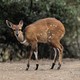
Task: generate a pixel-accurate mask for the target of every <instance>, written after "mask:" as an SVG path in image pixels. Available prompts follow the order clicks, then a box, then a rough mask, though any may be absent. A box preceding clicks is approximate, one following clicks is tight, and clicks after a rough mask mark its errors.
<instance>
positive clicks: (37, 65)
mask: <svg viewBox="0 0 80 80" xmlns="http://www.w3.org/2000/svg"><path fill="white" fill-rule="evenodd" d="M34 55H35V59H36V62H37V63H36V68H35V70H38V67H39V64H38V51H34Z"/></svg>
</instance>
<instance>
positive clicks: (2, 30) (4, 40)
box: [0, 0, 80, 61]
mask: <svg viewBox="0 0 80 80" xmlns="http://www.w3.org/2000/svg"><path fill="white" fill-rule="evenodd" d="M79 10H80V0H0V61H7V60H9V59H10V60H20V59H22V58H24V59H26V58H27V57H28V52H27V51H29V50H30V47H25V46H23V45H21V44H20V43H19V42H18V41H17V39H16V38H15V36H14V34H13V31H12V30H11V29H10V28H8V27H7V25H6V23H5V20H6V19H7V20H9V21H11V22H13V23H14V24H18V23H19V21H20V20H23V21H24V26H23V30H24V28H25V27H26V26H27V25H29V24H31V23H33V22H34V21H36V20H39V19H42V18H46V17H55V18H57V19H58V20H60V21H61V22H62V23H63V24H64V26H65V29H66V34H65V36H64V38H63V39H62V40H61V43H62V45H63V46H64V54H63V57H64V58H80V11H79ZM53 53H54V51H53V50H52V48H51V47H50V46H48V45H47V44H39V58H49V59H52V57H53ZM33 58H34V55H33Z"/></svg>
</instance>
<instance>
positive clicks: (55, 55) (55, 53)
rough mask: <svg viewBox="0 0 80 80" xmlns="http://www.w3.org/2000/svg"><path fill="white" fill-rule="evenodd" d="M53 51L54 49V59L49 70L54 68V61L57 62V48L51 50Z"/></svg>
mask: <svg viewBox="0 0 80 80" xmlns="http://www.w3.org/2000/svg"><path fill="white" fill-rule="evenodd" d="M53 49H54V59H53V63H52V66H51V69H53V68H54V66H55V63H56V60H57V48H53Z"/></svg>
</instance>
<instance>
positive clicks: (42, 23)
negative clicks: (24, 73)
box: [6, 18, 65, 70]
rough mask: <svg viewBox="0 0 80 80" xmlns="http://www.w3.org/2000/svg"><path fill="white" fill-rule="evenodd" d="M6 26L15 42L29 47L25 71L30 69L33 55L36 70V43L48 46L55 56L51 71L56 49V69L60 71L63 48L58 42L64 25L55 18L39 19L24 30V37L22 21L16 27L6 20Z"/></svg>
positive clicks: (62, 33)
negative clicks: (57, 56) (33, 55)
mask: <svg viewBox="0 0 80 80" xmlns="http://www.w3.org/2000/svg"><path fill="white" fill-rule="evenodd" d="M6 23H7V25H8V26H9V27H10V28H12V29H13V31H14V35H15V36H16V38H17V40H18V41H19V42H20V43H21V44H24V45H26V46H28V45H30V46H31V50H30V55H29V59H28V64H27V68H26V70H28V69H29V67H30V59H31V56H32V54H33V53H34V54H35V58H36V62H37V63H36V69H35V70H37V69H38V67H39V64H38V43H47V44H50V45H51V46H52V47H53V49H54V51H55V56H54V60H53V62H52V65H51V69H53V68H54V65H55V62H56V49H57V50H58V53H59V59H58V68H57V69H60V67H61V63H62V55H63V46H62V44H61V43H60V40H61V39H62V38H63V36H64V34H65V28H64V25H63V24H62V23H61V22H60V21H59V20H57V19H56V18H44V19H40V20H38V21H36V22H34V23H32V24H30V25H28V26H26V28H25V35H23V32H22V26H23V21H22V20H21V21H20V22H19V24H18V25H15V24H13V23H12V22H10V21H8V20H6Z"/></svg>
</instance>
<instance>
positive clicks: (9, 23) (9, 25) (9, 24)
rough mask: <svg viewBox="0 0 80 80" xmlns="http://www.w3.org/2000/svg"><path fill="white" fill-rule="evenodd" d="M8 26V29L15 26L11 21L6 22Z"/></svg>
mask: <svg viewBox="0 0 80 80" xmlns="http://www.w3.org/2000/svg"><path fill="white" fill-rule="evenodd" d="M6 24H7V26H8V27H10V28H12V25H13V24H12V23H11V22H10V21H8V20H6Z"/></svg>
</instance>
